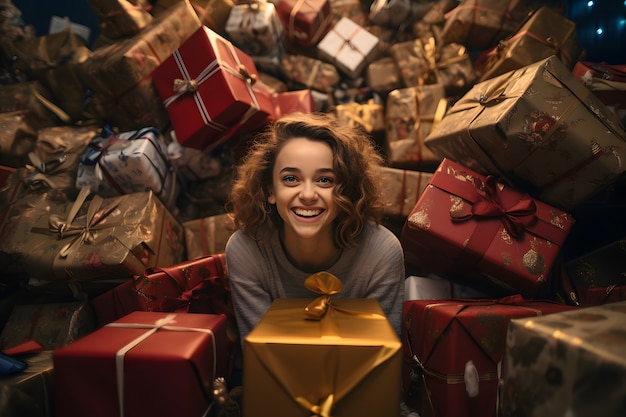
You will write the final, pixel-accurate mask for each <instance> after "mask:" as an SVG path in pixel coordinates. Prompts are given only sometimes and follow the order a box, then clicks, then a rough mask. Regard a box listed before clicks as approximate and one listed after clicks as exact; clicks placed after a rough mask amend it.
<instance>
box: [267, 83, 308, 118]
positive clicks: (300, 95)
mask: <svg viewBox="0 0 626 417" xmlns="http://www.w3.org/2000/svg"><path fill="white" fill-rule="evenodd" d="M275 100H276V105H277V107H278V109H279V110H278V111H277V113H278V114H277V115H276V116H277V117H280V116H284V115H286V114H291V113H296V112H302V113H313V112H314V111H315V110H316V108H315V101H314V100H313V96H312V94H311V90H310V89H308V88H305V89H302V90H292V91H285V92H282V93H277V94H276V95H275Z"/></svg>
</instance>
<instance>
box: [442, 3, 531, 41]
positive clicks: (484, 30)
mask: <svg viewBox="0 0 626 417" xmlns="http://www.w3.org/2000/svg"><path fill="white" fill-rule="evenodd" d="M535 7H536V4H535V3H534V2H529V1H526V0H510V1H503V0H463V1H461V3H459V4H458V5H457V6H456V7H455V8H453V9H452V10H450V11H449V12H448V13H446V15H445V17H446V22H445V25H444V26H443V30H442V33H441V36H442V38H443V40H444V42H445V43H452V42H454V43H460V44H461V45H464V46H466V47H467V48H468V49H469V50H470V51H472V52H473V51H481V50H485V49H489V48H491V47H493V46H496V45H497V44H498V42H499V41H501V40H502V39H504V38H506V37H507V36H509V35H510V34H511V33H513V32H514V31H515V30H516V29H517V28H518V27H519V25H520V24H521V23H522V22H523V21H524V19H526V16H527V15H528V13H530V12H532V11H533V10H534V9H535Z"/></svg>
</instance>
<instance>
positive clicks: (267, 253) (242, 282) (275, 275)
mask: <svg viewBox="0 0 626 417" xmlns="http://www.w3.org/2000/svg"><path fill="white" fill-rule="evenodd" d="M226 262H227V264H228V274H229V280H230V285H231V290H232V297H233V305H234V308H235V316H236V319H237V325H238V327H239V333H240V336H241V341H242V342H243V340H244V338H245V337H246V336H247V335H248V333H249V332H250V331H251V330H252V328H253V327H254V326H256V324H257V323H258V322H259V320H260V319H261V317H263V315H264V314H265V312H266V311H267V309H268V308H269V307H270V305H271V303H272V301H273V300H274V299H276V298H315V297H317V296H319V294H316V293H313V292H312V291H310V290H308V289H307V288H306V287H305V286H304V281H305V279H306V278H307V277H309V276H310V275H311V274H310V273H308V272H304V271H301V270H299V269H298V268H296V267H295V266H294V265H293V264H292V263H291V262H290V261H289V260H288V259H287V255H286V254H285V251H284V250H283V247H282V245H281V243H280V240H279V237H278V234H277V233H276V234H274V235H273V236H272V238H271V239H269V240H268V241H263V242H257V241H254V240H253V239H251V238H249V237H248V236H247V235H245V234H244V233H243V232H241V231H237V232H235V233H234V234H233V235H232V236H231V238H230V239H229V241H228V243H227V245H226ZM326 271H327V272H329V273H331V274H333V275H335V276H337V277H338V278H339V279H340V280H341V282H342V283H343V288H342V290H341V293H340V294H337V295H334V296H333V297H346V298H375V299H377V300H378V302H379V303H380V305H381V308H382V309H383V311H384V313H385V315H386V316H387V319H388V320H389V322H390V323H391V326H392V327H393V328H394V330H395V331H396V333H397V334H398V337H401V330H400V329H401V322H402V305H403V301H404V279H405V270H404V255H403V251H402V246H401V245H400V242H399V240H398V238H397V237H396V236H395V235H394V234H393V233H392V232H391V231H389V230H388V229H386V228H385V227H383V226H379V225H374V224H368V226H367V227H366V228H365V229H364V231H363V233H362V234H361V235H360V236H359V238H358V240H357V245H356V246H355V247H353V248H349V249H344V251H343V253H342V255H341V257H340V258H339V259H338V260H337V262H336V263H335V264H334V265H333V266H332V267H330V268H329V269H327V270H326Z"/></svg>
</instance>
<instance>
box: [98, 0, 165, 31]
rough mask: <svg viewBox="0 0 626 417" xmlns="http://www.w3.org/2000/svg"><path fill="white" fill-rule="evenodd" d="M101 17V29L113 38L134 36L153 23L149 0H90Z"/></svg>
mask: <svg viewBox="0 0 626 417" xmlns="http://www.w3.org/2000/svg"><path fill="white" fill-rule="evenodd" d="M88 3H89V6H91V8H92V9H93V11H94V12H95V13H96V14H97V15H98V18H99V19H100V31H101V32H102V33H103V34H104V35H105V36H107V37H109V38H111V39H119V38H123V37H127V36H132V35H134V34H136V33H137V32H139V31H140V30H141V29H143V28H144V27H146V26H148V25H149V24H150V23H152V20H153V19H154V17H153V16H152V14H150V11H151V9H152V6H151V4H150V2H149V1H148V0H88Z"/></svg>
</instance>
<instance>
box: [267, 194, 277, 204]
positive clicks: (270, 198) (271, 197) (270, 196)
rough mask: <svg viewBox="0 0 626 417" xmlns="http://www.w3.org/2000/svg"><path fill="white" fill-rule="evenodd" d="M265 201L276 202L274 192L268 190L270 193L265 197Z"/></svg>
mask: <svg viewBox="0 0 626 417" xmlns="http://www.w3.org/2000/svg"><path fill="white" fill-rule="evenodd" d="M267 202H268V203H270V204H276V197H274V193H272V192H270V195H269V196H268V197H267Z"/></svg>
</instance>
